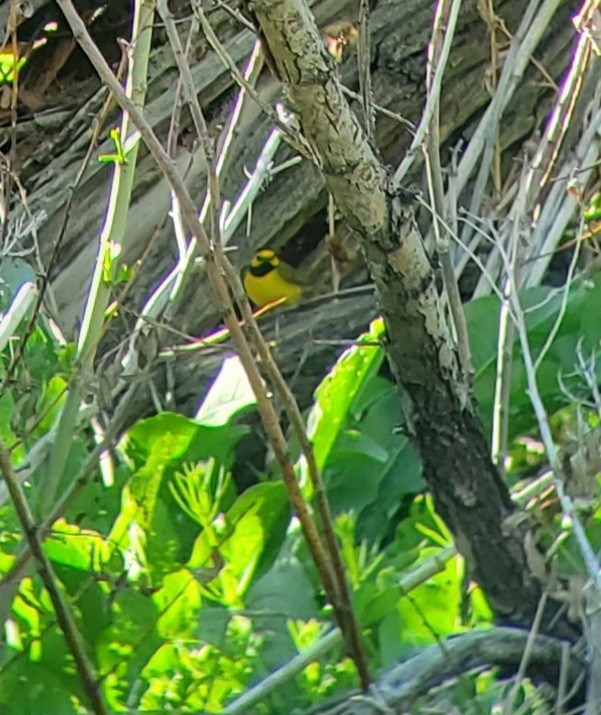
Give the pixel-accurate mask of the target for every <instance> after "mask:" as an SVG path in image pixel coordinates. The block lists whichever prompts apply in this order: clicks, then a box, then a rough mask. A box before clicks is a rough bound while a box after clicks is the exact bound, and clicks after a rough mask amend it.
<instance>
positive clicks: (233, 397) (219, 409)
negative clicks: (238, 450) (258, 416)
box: [196, 355, 256, 427]
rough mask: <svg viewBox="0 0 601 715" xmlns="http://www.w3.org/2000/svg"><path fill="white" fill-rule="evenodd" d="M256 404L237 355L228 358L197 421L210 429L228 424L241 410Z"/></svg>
mask: <svg viewBox="0 0 601 715" xmlns="http://www.w3.org/2000/svg"><path fill="white" fill-rule="evenodd" d="M255 403H256V399H255V395H254V392H253V391H252V388H251V386H250V383H249V381H248V377H247V376H246V372H245V370H244V368H243V367H242V363H241V362H240V358H239V357H238V356H237V355H232V356H230V357H227V358H226V359H225V360H224V361H223V363H222V365H221V369H220V370H219V373H218V375H217V377H216V378H215V380H214V381H213V384H212V385H211V388H210V389H209V392H208V393H207V396H206V397H205V399H204V400H203V402H202V405H201V406H200V408H199V409H198V412H197V413H196V419H197V420H198V422H200V423H201V424H203V425H206V426H209V427H220V426H222V425H226V424H228V423H229V422H230V421H231V419H232V418H233V417H234V415H236V414H237V413H238V412H240V411H241V410H243V409H245V408H246V407H249V406H250V405H254V404H255Z"/></svg>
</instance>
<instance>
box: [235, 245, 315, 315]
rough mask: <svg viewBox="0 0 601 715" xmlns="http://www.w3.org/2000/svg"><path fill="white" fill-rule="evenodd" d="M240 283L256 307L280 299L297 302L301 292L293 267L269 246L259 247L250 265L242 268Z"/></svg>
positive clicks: (284, 301)
mask: <svg viewBox="0 0 601 715" xmlns="http://www.w3.org/2000/svg"><path fill="white" fill-rule="evenodd" d="M242 283H243V285H244V290H245V291H246V294H247V295H248V297H249V298H250V299H251V300H252V302H253V303H254V304H255V305H256V306H257V307H258V308H262V307H263V306H264V305H268V304H269V303H276V302H280V301H281V302H282V303H297V302H298V301H299V300H300V297H301V295H302V292H303V288H302V286H301V285H300V283H299V281H298V279H297V278H295V274H294V269H293V268H292V267H291V266H289V265H287V264H286V263H283V262H282V261H281V260H280V259H279V257H278V255H277V254H276V253H275V251H272V250H271V249H270V248H263V249H261V250H260V251H259V252H258V253H256V254H255V256H254V257H253V259H252V261H251V262H250V265H248V266H246V267H245V268H243V269H242Z"/></svg>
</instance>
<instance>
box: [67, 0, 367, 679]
mask: <svg viewBox="0 0 601 715" xmlns="http://www.w3.org/2000/svg"><path fill="white" fill-rule="evenodd" d="M57 3H58V5H59V7H60V8H61V10H62V12H63V14H64V16H65V18H66V20H67V22H68V23H69V25H70V27H71V30H72V32H73V35H74V36H75V38H76V40H77V42H78V43H79V45H80V46H81V48H82V50H83V51H84V53H85V54H86V55H87V57H88V58H89V60H90V62H91V63H92V65H93V67H94V68H95V70H96V71H97V73H98V74H99V76H100V78H101V80H102V81H103V82H104V83H105V84H106V85H107V86H108V88H109V90H110V91H111V92H112V93H113V96H114V97H115V99H116V101H117V103H118V104H119V105H120V106H121V108H122V109H123V110H124V111H125V112H127V114H128V116H129V117H130V119H131V121H132V122H133V124H135V126H136V127H137V128H138V131H139V133H140V136H141V138H142V139H143V141H144V142H145V143H146V145H147V147H148V149H149V151H150V152H151V154H152V156H153V157H154V159H155V161H156V162H157V164H158V166H159V168H160V169H161V171H162V172H163V174H164V176H165V178H166V179H167V180H168V182H169V183H170V185H171V188H172V190H173V191H174V192H175V193H176V195H177V197H178V200H179V203H180V206H181V210H182V216H183V218H184V220H185V221H186V223H187V225H188V227H189V228H190V230H191V231H192V233H193V234H194V237H195V238H196V240H197V241H198V245H199V247H200V249H201V253H202V254H203V257H204V259H205V266H206V271H207V277H208V279H209V281H210V283H211V285H212V286H213V288H214V290H215V297H216V300H217V305H218V308H219V309H220V311H221V313H222V315H223V316H224V319H225V323H226V325H227V327H228V328H229V330H230V331H231V333H232V337H233V339H234V341H235V343H236V345H237V349H238V354H239V357H240V360H241V362H242V364H243V366H244V368H245V370H246V373H247V376H248V379H249V383H250V385H251V387H252V389H253V392H254V393H255V397H256V399H257V407H258V409H259V413H260V415H261V419H262V421H263V424H264V426H265V430H266V432H267V434H268V435H269V438H270V442H271V444H272V447H273V449H274V454H275V456H276V459H277V461H278V463H279V465H280V468H281V470H282V477H283V480H284V482H285V484H286V487H287V489H288V493H289V495H290V499H291V502H292V506H293V508H294V509H295V511H296V513H297V516H298V518H299V521H300V523H301V526H302V529H303V533H304V535H305V538H306V540H307V545H308V547H309V549H310V552H311V555H312V556H313V559H314V562H315V564H316V567H317V571H318V573H319V576H320V579H321V582H322V584H323V586H324V589H325V591H326V593H327V594H328V596H329V598H330V599H331V600H332V605H333V607H334V609H335V612H336V614H337V620H338V622H339V623H340V624H341V626H342V627H343V629H348V624H349V619H348V615H349V614H346V613H341V612H340V605H339V604H340V598H339V593H338V586H337V580H336V577H335V575H334V571H333V570H332V565H331V562H330V560H329V558H328V556H327V551H326V550H325V548H324V545H323V542H322V540H321V537H320V534H319V531H318V529H317V528H316V526H315V523H314V521H313V518H312V515H311V512H310V509H309V507H308V505H307V503H306V502H305V500H304V497H303V495H302V493H301V490H300V487H299V485H298V482H297V479H296V474H295V472H294V468H293V465H292V462H291V461H290V457H289V454H288V445H287V442H286V439H285V436H284V433H283V431H282V428H281V426H280V424H279V422H278V420H277V415H276V413H275V410H274V408H273V404H272V402H271V400H270V398H269V394H268V392H267V390H266V388H265V385H264V383H263V380H262V377H261V374H260V372H259V370H258V367H257V365H256V362H255V358H254V355H253V352H252V350H251V348H250V346H249V344H248V342H247V341H246V339H245V336H244V333H243V331H242V328H241V327H240V325H239V323H238V320H237V318H236V315H235V311H234V307H233V304H232V302H231V299H230V293H229V288H230V287H231V288H232V289H233V292H234V295H235V296H236V301H237V302H238V303H239V305H242V306H243V307H244V311H243V313H248V314H249V319H248V322H249V324H250V323H253V324H254V329H255V330H256V331H257V332H259V331H258V328H257V327H256V323H255V321H254V318H253V317H252V311H251V309H250V305H249V304H248V301H247V300H246V297H245V295H244V290H243V288H242V285H241V282H240V278H239V276H238V274H237V272H236V271H235V269H234V267H233V266H232V265H231V263H230V262H229V261H228V259H227V257H226V256H225V255H224V254H223V253H222V252H221V251H219V250H217V251H215V250H213V251H212V250H211V245H210V242H209V240H208V237H207V235H206V232H205V230H204V228H203V227H202V226H201V224H200V223H199V221H198V218H197V215H196V209H195V206H194V203H193V202H192V200H191V198H190V194H189V192H188V190H187V188H186V186H185V184H184V182H183V180H182V178H181V176H180V175H179V173H178V172H177V170H176V168H175V166H174V164H173V162H172V161H171V159H170V157H169V155H168V154H167V152H166V151H165V150H164V148H163V147H162V145H161V143H160V142H159V140H158V139H157V137H156V135H155V134H154V132H153V130H152V128H151V127H150V125H149V124H148V122H147V121H146V120H145V119H144V117H143V116H142V114H141V113H140V112H139V110H138V108H137V107H136V106H135V104H134V103H133V102H132V101H131V99H130V98H129V97H128V96H127V95H126V94H125V93H124V92H123V90H122V88H121V87H120V85H119V84H118V82H116V80H115V77H114V75H113V73H112V72H111V70H110V68H109V67H108V65H107V63H106V60H105V59H104V57H103V56H102V54H101V53H100V51H99V50H98V47H97V46H96V45H95V43H94V42H93V40H92V38H91V37H90V35H89V33H88V31H87V29H86V27H85V25H84V23H83V22H82V20H81V18H80V17H79V15H78V13H77V11H76V10H75V8H74V6H73V3H72V2H71V0H57ZM224 273H225V274H226V275H227V277H228V279H229V281H230V286H229V287H228V285H227V284H226V282H225V281H224V278H223V275H224ZM245 317H246V316H245ZM259 335H260V333H259ZM351 615H352V614H351ZM361 652H362V651H357V650H356V649H353V651H352V654H353V656H354V657H357V656H358V653H361ZM356 662H357V661H356ZM357 667H358V670H359V673H360V677H361V682H362V686H363V687H367V685H368V684H369V682H370V680H369V674H368V673H367V672H366V670H365V669H364V668H363V667H362V664H361V662H357Z"/></svg>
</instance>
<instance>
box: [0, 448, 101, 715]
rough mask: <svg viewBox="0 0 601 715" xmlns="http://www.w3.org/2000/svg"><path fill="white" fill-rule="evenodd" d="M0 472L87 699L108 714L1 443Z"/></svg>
mask: <svg viewBox="0 0 601 715" xmlns="http://www.w3.org/2000/svg"><path fill="white" fill-rule="evenodd" d="M0 471H1V472H2V475H3V476H4V480H5V482H6V486H7V487H8V491H9V493H10V496H11V499H12V501H13V504H14V506H15V511H16V512H17V516H18V517H19V521H20V522H21V526H22V527H23V532H24V534H25V537H26V539H27V542H28V543H29V548H30V549H31V553H32V554H33V557H34V559H35V561H36V563H37V566H38V572H39V574H40V578H41V579H42V582H43V584H44V586H45V587H46V589H47V591H48V595H49V596H50V600H51V601H52V605H53V607H54V612H55V613H56V619H57V621H58V624H59V626H60V628H61V630H62V631H63V634H64V636H65V640H66V642H67V646H68V648H69V650H70V651H71V654H72V656H73V660H74V661H75V666H76V668H77V672H78V674H79V677H80V679H81V682H82V685H83V688H84V690H85V692H86V694H87V696H88V698H89V700H90V704H91V706H92V708H93V710H94V712H95V713H96V715H109V714H110V710H109V708H108V707H107V705H106V703H105V701H104V698H103V696H102V691H101V688H100V682H99V680H98V677H97V675H96V671H95V668H94V665H93V664H92V661H91V660H90V658H89V656H88V654H87V653H86V650H85V645H84V640H83V638H82V636H81V633H80V632H79V630H78V628H77V624H76V622H75V619H74V617H73V614H72V613H71V609H70V607H69V605H68V603H67V601H66V600H65V598H64V596H63V593H62V591H61V589H60V588H59V586H58V580H57V578H56V574H55V573H54V569H53V568H52V564H51V563H50V559H49V558H48V557H47V556H46V554H45V553H44V549H43V546H42V542H41V540H40V535H39V533H38V527H37V525H36V523H35V521H34V518H33V514H32V513H31V509H30V508H29V504H28V503H27V499H26V497H25V494H24V492H23V489H22V488H21V486H20V484H19V480H18V478H17V475H16V474H15V472H14V469H13V466H12V464H11V462H10V457H9V455H8V452H7V451H6V448H5V447H4V444H3V443H2V442H0Z"/></svg>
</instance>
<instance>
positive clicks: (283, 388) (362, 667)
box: [157, 0, 369, 686]
mask: <svg viewBox="0 0 601 715" xmlns="http://www.w3.org/2000/svg"><path fill="white" fill-rule="evenodd" d="M157 8H158V10H159V13H160V15H161V17H162V18H163V22H164V23H165V28H166V30H167V36H168V37H169V41H170V42H171V45H172V48H173V51H174V54H175V57H176V61H177V64H178V67H179V69H180V73H181V76H182V79H183V85H184V93H185V96H186V99H187V101H188V102H189V103H190V104H191V109H192V116H193V117H194V121H195V127H196V131H197V134H198V138H199V141H200V144H201V146H202V147H203V152H204V155H205V160H206V164H207V167H208V177H209V196H210V207H211V213H212V221H211V246H212V247H213V251H214V253H215V256H216V259H217V263H218V265H219V266H220V267H221V268H222V270H223V271H224V273H225V277H226V279H227V280H228V282H229V284H230V286H231V287H232V288H233V292H234V297H235V300H236V302H237V303H238V307H239V308H240V310H241V312H242V316H243V318H244V321H245V323H244V325H245V328H246V330H247V331H248V333H249V335H250V337H251V339H252V342H253V343H254V345H255V347H256V349H257V351H258V354H259V357H260V359H261V363H262V365H263V367H264V369H265V372H266V374H267V376H268V378H269V381H270V383H271V384H272V386H273V388H274V389H275V390H276V392H277V393H278V395H279V396H280V398H281V399H282V402H283V404H284V406H285V408H286V411H287V413H288V415H289V417H290V420H291V423H292V426H293V429H294V432H295V434H296V436H297V438H298V440H299V442H300V445H301V449H302V451H303V454H304V456H305V459H306V461H307V465H308V469H309V474H310V476H311V480H312V483H313V486H314V488H315V500H316V503H317V508H318V512H319V515H320V517H321V522H322V524H321V525H322V529H323V532H324V536H325V545H326V549H327V552H328V556H329V560H330V561H331V563H332V564H333V567H334V578H335V583H336V587H335V590H334V592H333V593H329V594H328V595H329V596H330V597H331V598H333V606H334V609H335V612H336V613H337V617H338V620H339V623H340V627H341V630H342V632H343V633H344V636H345V641H346V643H347V646H348V650H349V654H350V655H351V657H353V659H354V660H355V662H356V664H357V668H358V671H359V674H360V676H361V680H362V683H363V685H364V686H366V685H367V684H368V682H367V681H368V680H369V674H368V671H367V665H366V658H365V654H364V652H363V646H362V644H361V637H360V632H359V627H358V624H357V621H356V619H355V617H354V612H353V607H352V603H351V599H350V592H349V589H348V584H347V581H346V574H345V571H344V565H343V563H342V560H341V557H340V552H339V548H338V544H337V541H336V538H335V535H334V527H333V519H332V515H331V513H330V509H329V504H328V501H327V497H326V494H325V488H324V485H323V481H322V479H321V475H320V474H319V470H318V469H317V464H316V462H315V458H314V455H313V446H312V445H311V443H310V441H309V439H308V437H307V434H306V431H305V427H304V422H303V419H302V415H301V413H300V410H299V408H298V405H297V403H296V400H295V399H294V396H293V394H292V392H291V391H290V388H289V387H288V385H287V384H286V381H285V379H284V378H283V376H282V374H281V372H280V370H279V368H278V367H277V365H276V364H275V362H274V360H273V357H272V355H271V352H270V350H269V348H268V346H267V344H266V342H265V340H264V338H263V336H262V334H261V332H260V330H259V328H258V326H257V323H256V320H255V319H254V316H253V314H252V310H251V308H250V305H249V303H248V300H247V299H246V296H245V295H244V293H243V291H240V290H239V288H241V286H240V282H239V280H238V276H237V274H236V273H235V271H234V269H233V267H232V266H231V264H230V263H229V261H228V260H227V259H226V257H225V255H224V253H223V248H222V243H221V240H220V226H219V219H218V216H219V214H220V196H219V177H218V175H217V171H216V168H215V164H214V156H213V148H212V145H211V144H210V141H209V137H208V131H207V126H206V123H205V121H204V117H203V114H202V110H201V108H200V104H199V103H198V98H197V96H196V93H195V91H194V86H193V83H192V76H191V73H190V68H189V66H188V64H187V62H186V60H185V57H184V55H183V52H182V51H181V45H180V43H179V37H178V35H177V30H176V29H175V26H174V25H173V22H172V17H171V16H170V14H169V12H168V9H167V4H166V0H158V3H157ZM249 379H250V375H249ZM274 414H275V413H274ZM270 419H271V416H270ZM278 439H279V437H278ZM320 558H322V557H320ZM324 585H325V584H324Z"/></svg>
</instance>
